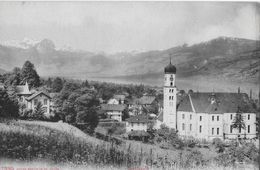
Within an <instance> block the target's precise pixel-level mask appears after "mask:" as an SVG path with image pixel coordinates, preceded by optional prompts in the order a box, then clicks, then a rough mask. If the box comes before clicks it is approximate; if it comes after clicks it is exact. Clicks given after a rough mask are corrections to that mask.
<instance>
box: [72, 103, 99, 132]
mask: <svg viewBox="0 0 260 170" xmlns="http://www.w3.org/2000/svg"><path fill="white" fill-rule="evenodd" d="M76 121H77V123H86V126H87V127H86V131H87V132H88V133H90V134H92V133H93V132H94V130H95V128H96V127H97V125H98V116H97V111H96V108H95V107H91V108H89V109H86V110H84V111H80V112H78V113H77V118H76Z"/></svg>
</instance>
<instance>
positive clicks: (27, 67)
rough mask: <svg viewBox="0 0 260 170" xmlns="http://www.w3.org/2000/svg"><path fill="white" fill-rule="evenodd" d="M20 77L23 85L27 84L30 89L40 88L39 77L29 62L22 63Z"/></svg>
mask: <svg viewBox="0 0 260 170" xmlns="http://www.w3.org/2000/svg"><path fill="white" fill-rule="evenodd" d="M21 76H22V83H23V84H25V83H26V82H27V83H28V84H29V86H30V87H39V86H40V77H39V75H38V73H37V72H36V70H35V68H34V65H33V64H32V63H31V62H30V61H26V62H25V63H24V65H23V68H22V75H21Z"/></svg>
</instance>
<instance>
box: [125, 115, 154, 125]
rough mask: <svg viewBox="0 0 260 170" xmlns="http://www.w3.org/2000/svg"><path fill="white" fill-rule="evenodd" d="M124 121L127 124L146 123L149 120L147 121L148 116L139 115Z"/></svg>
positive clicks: (148, 120)
mask: <svg viewBox="0 0 260 170" xmlns="http://www.w3.org/2000/svg"><path fill="white" fill-rule="evenodd" d="M126 121H127V122H129V123H148V122H150V121H151V120H150V119H149V116H148V115H145V114H140V115H136V116H133V117H130V118H128V119H126Z"/></svg>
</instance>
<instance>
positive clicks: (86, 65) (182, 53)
mask: <svg viewBox="0 0 260 170" xmlns="http://www.w3.org/2000/svg"><path fill="white" fill-rule="evenodd" d="M259 44H260V42H259V41H255V40H249V39H242V38H233V37H218V38H216V39H212V40H210V41H207V42H201V43H199V44H193V45H190V46H189V45H187V44H184V45H181V46H176V47H173V48H170V49H166V50H158V51H147V52H139V53H138V52H136V51H135V52H121V53H116V54H110V55H108V54H105V53H93V52H88V51H84V50H73V49H71V48H65V49H57V48H56V47H55V44H54V43H53V42H52V41H51V40H49V39H44V40H42V41H29V40H28V39H27V40H26V41H22V42H16V43H1V45H0V60H1V63H0V68H1V69H3V70H2V72H4V70H7V71H10V70H12V69H13V67H21V66H22V65H23V63H24V62H25V61H26V60H30V61H31V62H32V63H34V64H35V66H36V68H37V71H38V73H39V74H40V75H41V76H65V77H75V78H96V79H101V80H106V79H113V80H120V79H125V80H127V81H130V82H131V81H132V80H133V82H134V81H136V80H140V82H142V81H144V82H146V84H151V83H149V81H151V82H153V80H158V82H159V81H160V82H163V68H164V67H165V66H166V65H167V64H168V63H169V60H170V58H171V61H172V63H173V64H174V65H175V66H176V68H177V77H178V78H179V79H180V80H182V81H186V80H190V81H194V80H196V81H202V82H203V81H204V80H214V81H217V82H219V81H223V82H224V81H228V82H236V83H238V84H239V83H242V84H250V85H253V86H256V85H257V84H258V81H259V80H258V78H259V77H258V76H259V66H260V60H259V56H260V45H259ZM0 73H1V70H0ZM211 82H212V81H211ZM185 83H186V84H189V82H185ZM155 84H156V85H161V84H162V83H155ZM250 88H251V87H250Z"/></svg>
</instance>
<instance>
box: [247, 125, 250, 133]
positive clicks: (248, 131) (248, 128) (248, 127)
mask: <svg viewBox="0 0 260 170" xmlns="http://www.w3.org/2000/svg"><path fill="white" fill-rule="evenodd" d="M247 133H250V125H248V126H247Z"/></svg>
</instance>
